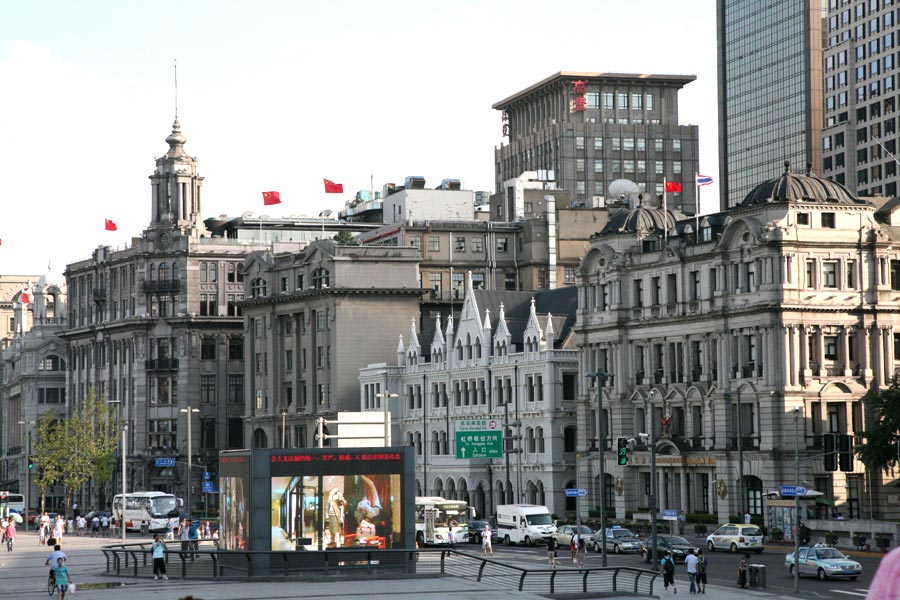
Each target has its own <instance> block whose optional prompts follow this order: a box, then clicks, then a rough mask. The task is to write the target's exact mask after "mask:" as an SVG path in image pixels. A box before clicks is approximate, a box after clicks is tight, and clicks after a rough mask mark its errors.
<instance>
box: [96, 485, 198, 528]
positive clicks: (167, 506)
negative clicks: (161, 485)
mask: <svg viewBox="0 0 900 600" xmlns="http://www.w3.org/2000/svg"><path fill="white" fill-rule="evenodd" d="M183 505H184V502H182V500H181V498H176V497H175V496H173V495H172V494H167V493H165V492H129V493H128V494H126V496H125V512H124V514H123V513H122V494H116V496H115V497H114V498H113V514H114V515H115V516H116V521H117V522H119V523H124V524H125V527H127V528H128V529H130V530H133V531H165V529H166V522H168V520H169V519H170V518H172V517H177V516H178V509H179V508H181V507H182V506H183Z"/></svg>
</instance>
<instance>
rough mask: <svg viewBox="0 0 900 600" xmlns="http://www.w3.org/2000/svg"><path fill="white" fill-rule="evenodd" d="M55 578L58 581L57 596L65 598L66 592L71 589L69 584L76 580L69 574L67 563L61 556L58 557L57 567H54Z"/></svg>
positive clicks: (60, 599)
mask: <svg viewBox="0 0 900 600" xmlns="http://www.w3.org/2000/svg"><path fill="white" fill-rule="evenodd" d="M53 578H54V579H53V580H54V581H55V582H56V597H57V598H58V600H64V598H65V597H66V592H68V591H69V584H70V583H75V582H74V581H72V577H71V576H70V575H69V569H67V568H66V563H65V561H64V560H63V558H62V557H61V556H60V557H59V558H57V559H56V568H55V569H53Z"/></svg>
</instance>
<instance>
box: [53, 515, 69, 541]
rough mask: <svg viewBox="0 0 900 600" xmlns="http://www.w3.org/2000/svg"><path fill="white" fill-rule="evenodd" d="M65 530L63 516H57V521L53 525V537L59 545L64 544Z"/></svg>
mask: <svg viewBox="0 0 900 600" xmlns="http://www.w3.org/2000/svg"><path fill="white" fill-rule="evenodd" d="M65 528H66V526H65V521H64V520H63V517H62V515H57V517H56V521H55V522H54V523H53V537H54V538H56V543H57V544H59V543H61V542H62V538H63V533H64V532H65V531H64V530H65Z"/></svg>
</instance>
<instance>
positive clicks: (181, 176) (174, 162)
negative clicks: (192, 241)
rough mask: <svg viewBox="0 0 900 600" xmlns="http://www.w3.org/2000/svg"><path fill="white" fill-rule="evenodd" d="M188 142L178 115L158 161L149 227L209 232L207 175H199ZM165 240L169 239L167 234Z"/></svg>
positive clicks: (186, 233)
mask: <svg viewBox="0 0 900 600" xmlns="http://www.w3.org/2000/svg"><path fill="white" fill-rule="evenodd" d="M186 141H187V140H186V139H185V137H184V135H182V133H181V125H180V124H179V123H178V117H177V116H176V117H175V122H174V123H173V124H172V133H170V134H169V137H167V138H166V143H167V144H169V151H168V152H166V154H165V155H164V156H161V157H160V158H158V159H157V160H156V170H155V171H154V172H153V175H151V176H150V184H151V188H152V194H151V200H152V201H151V206H152V216H151V221H150V227H149V228H150V229H151V230H164V231H166V230H169V231H174V232H179V233H182V234H185V235H191V236H198V235H199V234H200V233H204V232H205V231H206V227H205V226H204V225H203V221H202V219H201V210H200V187H201V185H202V184H203V178H202V177H200V176H199V175H198V174H197V159H195V158H194V157H192V156H190V155H189V154H188V153H187V152H186V151H185V149H184V144H185V142H186ZM161 236H162V234H161ZM162 239H166V241H168V238H167V237H166V238H162V237H161V241H162Z"/></svg>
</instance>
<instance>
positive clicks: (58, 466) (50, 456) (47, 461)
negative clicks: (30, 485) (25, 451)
mask: <svg viewBox="0 0 900 600" xmlns="http://www.w3.org/2000/svg"><path fill="white" fill-rule="evenodd" d="M67 449H68V442H67V439H66V424H65V420H60V419H59V415H57V413H56V412H55V411H53V410H50V411H48V412H46V413H44V414H43V416H41V418H40V419H38V422H37V427H36V429H35V439H34V444H33V447H32V455H33V456H34V462H35V466H36V467H37V468H36V469H35V474H34V475H33V481H34V484H35V485H36V486H37V487H38V488H39V489H40V490H41V510H42V511H43V510H44V495H45V493H46V491H47V488H50V487H53V486H55V485H57V484H60V483H62V482H63V475H64V474H65V473H66V469H67V454H68V452H67Z"/></svg>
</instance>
